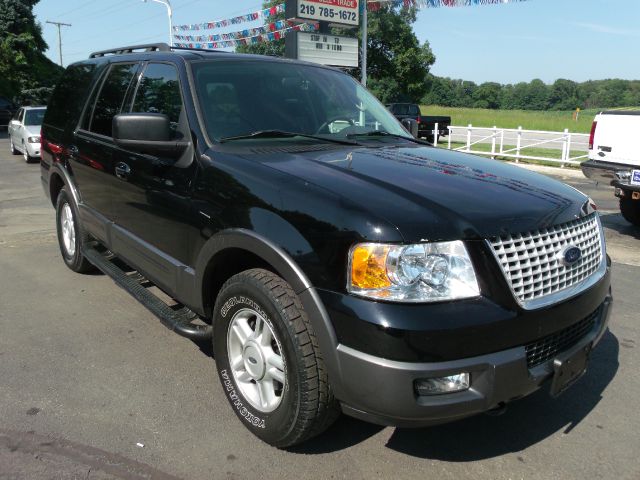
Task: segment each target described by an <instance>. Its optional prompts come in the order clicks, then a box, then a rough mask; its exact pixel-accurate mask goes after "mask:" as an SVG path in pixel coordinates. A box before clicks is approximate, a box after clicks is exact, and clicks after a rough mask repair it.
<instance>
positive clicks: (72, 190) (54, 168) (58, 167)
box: [48, 163, 82, 206]
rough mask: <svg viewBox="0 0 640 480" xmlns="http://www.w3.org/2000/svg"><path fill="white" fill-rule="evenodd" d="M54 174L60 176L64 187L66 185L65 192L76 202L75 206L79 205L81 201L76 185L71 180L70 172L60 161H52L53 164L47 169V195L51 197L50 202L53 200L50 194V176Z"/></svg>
mask: <svg viewBox="0 0 640 480" xmlns="http://www.w3.org/2000/svg"><path fill="white" fill-rule="evenodd" d="M56 174H57V175H59V176H60V177H61V178H62V183H63V184H64V186H65V187H67V192H68V193H69V194H70V195H71V197H72V198H73V201H74V203H75V204H76V206H80V204H81V203H82V201H81V199H80V193H79V192H78V189H77V188H76V185H75V183H74V181H73V178H72V177H71V174H70V173H69V171H68V170H67V168H66V167H65V166H64V165H62V164H61V163H54V164H53V165H51V168H50V169H49V182H48V188H49V196H50V197H51V201H52V202H53V201H54V199H53V197H52V196H51V177H52V176H53V175H56ZM54 206H55V205H54Z"/></svg>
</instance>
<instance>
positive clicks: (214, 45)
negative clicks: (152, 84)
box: [174, 23, 319, 50]
mask: <svg viewBox="0 0 640 480" xmlns="http://www.w3.org/2000/svg"><path fill="white" fill-rule="evenodd" d="M318 28H319V27H318V25H316V24H308V23H301V24H299V25H293V26H291V27H288V28H284V29H282V30H277V31H275V32H268V33H263V34H259V35H255V36H250V37H245V38H237V39H233V40H220V41H213V42H189V43H174V45H175V46H176V47H183V48H198V49H209V50H217V49H220V48H230V47H237V46H238V45H253V44H256V43H263V42H273V41H274V40H280V39H282V38H284V37H285V35H286V33H287V32H289V31H300V32H313V31H316V30H318ZM194 38H195V37H194Z"/></svg>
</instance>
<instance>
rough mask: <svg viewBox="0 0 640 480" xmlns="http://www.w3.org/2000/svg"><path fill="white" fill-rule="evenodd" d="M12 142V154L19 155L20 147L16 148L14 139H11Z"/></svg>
mask: <svg viewBox="0 0 640 480" xmlns="http://www.w3.org/2000/svg"><path fill="white" fill-rule="evenodd" d="M10 142H11V144H10V145H11V155H18V154H19V153H20V152H19V151H18V149H17V148H16V146H15V145H14V144H13V139H12V140H10Z"/></svg>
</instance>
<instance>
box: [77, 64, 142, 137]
mask: <svg viewBox="0 0 640 480" xmlns="http://www.w3.org/2000/svg"><path fill="white" fill-rule="evenodd" d="M137 67H138V64H137V63H127V64H115V65H112V66H111V69H110V70H109V73H108V74H107V78H106V80H105V81H104V83H103V84H102V88H101V89H100V94H99V95H98V99H97V100H96V105H95V107H94V108H93V117H92V119H91V125H90V127H89V131H91V132H93V133H97V134H99V135H104V136H106V137H110V136H111V122H112V120H113V117H114V116H116V115H117V114H118V113H120V110H121V109H122V104H123V102H124V99H125V97H126V96H127V90H128V89H129V86H130V85H131V80H133V77H134V75H135V72H136V69H137Z"/></svg>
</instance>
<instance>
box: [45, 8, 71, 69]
mask: <svg viewBox="0 0 640 480" xmlns="http://www.w3.org/2000/svg"><path fill="white" fill-rule="evenodd" d="M47 23H50V24H51V25H55V26H56V27H58V53H60V66H61V67H63V66H64V65H63V64H62V33H61V32H60V27H70V26H71V24H70V23H62V22H51V21H49V20H47Z"/></svg>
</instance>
